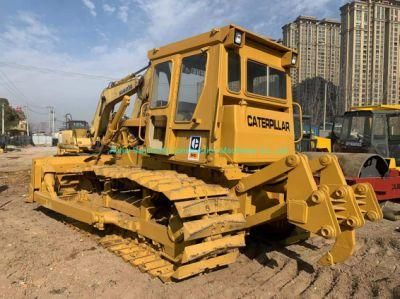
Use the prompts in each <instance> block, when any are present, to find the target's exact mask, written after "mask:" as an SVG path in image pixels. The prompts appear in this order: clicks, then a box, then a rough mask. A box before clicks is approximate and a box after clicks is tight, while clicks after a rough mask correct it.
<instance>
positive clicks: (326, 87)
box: [323, 81, 328, 131]
mask: <svg viewBox="0 0 400 299" xmlns="http://www.w3.org/2000/svg"><path fill="white" fill-rule="evenodd" d="M327 89H328V84H327V83H326V81H325V92H324V125H323V129H324V131H325V129H326V127H325V125H326V97H327V93H328V91H327Z"/></svg>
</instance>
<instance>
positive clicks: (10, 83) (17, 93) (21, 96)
mask: <svg viewBox="0 0 400 299" xmlns="http://www.w3.org/2000/svg"><path fill="white" fill-rule="evenodd" d="M0 75H1V77H2V80H3V82H4V83H3V85H4V86H5V87H6V88H7V89H8V90H9V91H10V92H11V94H12V95H13V96H15V97H16V99H18V100H21V99H22V102H25V103H26V104H29V105H30V106H33V107H36V108H38V109H46V108H45V107H44V106H38V105H35V104H32V103H30V102H29V101H28V100H27V97H26V96H25V94H24V93H23V92H22V91H21V90H20V89H19V88H18V87H17V85H15V84H14V82H13V81H12V80H11V79H10V78H9V77H8V76H7V74H5V73H4V72H3V71H2V70H0ZM1 77H0V78H1Z"/></svg>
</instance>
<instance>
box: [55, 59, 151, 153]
mask: <svg viewBox="0 0 400 299" xmlns="http://www.w3.org/2000/svg"><path fill="white" fill-rule="evenodd" d="M146 68H147V67H146ZM146 68H144V69H146ZM144 69H142V70H139V73H141V72H142V71H143V70H144ZM137 86H138V77H137V74H129V75H128V76H126V77H124V78H122V79H120V80H117V81H113V82H110V83H109V84H108V86H107V87H106V88H105V89H104V90H103V91H102V93H101V94H100V100H99V103H98V106H97V110H96V113H95V115H94V118H93V121H92V125H91V126H90V128H89V126H88V124H87V122H86V121H80V120H78V121H77V120H73V119H72V116H71V114H67V115H66V121H65V124H66V128H65V130H62V131H61V135H60V138H59V143H58V151H57V155H59V156H62V155H77V154H82V153H84V154H87V153H90V152H92V153H93V152H95V151H97V150H99V148H98V145H99V144H100V139H99V135H100V134H103V133H104V130H105V129H106V128H107V126H108V125H111V126H114V127H113V128H114V129H111V127H110V128H109V132H108V134H109V136H107V138H110V137H112V134H113V133H115V132H116V131H119V130H118V128H117V126H118V122H117V121H116V120H117V119H119V120H120V119H121V118H123V117H124V115H123V114H121V115H118V117H116V118H115V121H114V124H109V123H108V121H109V116H110V114H112V113H114V106H115V105H116V103H119V102H121V100H122V99H123V97H124V96H127V97H130V96H132V95H133V94H135V93H136V91H137ZM119 133H121V134H122V136H123V137H124V138H125V137H126V138H125V139H124V142H125V143H124V144H125V145H128V144H130V145H132V143H134V140H131V139H129V137H130V136H131V135H128V134H126V131H125V129H123V128H122V130H121V131H119ZM128 139H129V140H128ZM103 142H104V141H103Z"/></svg>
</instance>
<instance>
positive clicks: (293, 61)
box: [292, 54, 297, 65]
mask: <svg viewBox="0 0 400 299" xmlns="http://www.w3.org/2000/svg"><path fill="white" fill-rule="evenodd" d="M296 63H297V55H296V54H292V65H296Z"/></svg>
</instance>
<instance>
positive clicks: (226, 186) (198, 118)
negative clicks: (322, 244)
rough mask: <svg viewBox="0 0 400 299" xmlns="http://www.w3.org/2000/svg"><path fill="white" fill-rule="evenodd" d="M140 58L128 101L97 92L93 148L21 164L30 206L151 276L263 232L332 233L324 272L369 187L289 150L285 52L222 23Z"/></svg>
mask: <svg viewBox="0 0 400 299" xmlns="http://www.w3.org/2000/svg"><path fill="white" fill-rule="evenodd" d="M148 58H149V61H150V63H149V65H148V67H147V68H146V69H145V70H144V69H143V70H142V72H137V73H135V74H134V75H133V76H131V77H130V79H129V80H128V81H129V83H128V82H126V83H123V84H126V87H125V88H126V90H129V93H126V92H124V91H125V89H124V88H123V89H122V90H121V91H119V92H118V93H116V94H115V93H114V94H113V95H111V96H110V95H108V93H107V92H103V95H102V97H101V99H100V102H99V104H98V106H97V110H96V113H95V116H94V121H93V124H92V128H91V138H92V140H93V141H95V142H97V143H98V150H97V151H96V152H95V153H92V154H90V155H86V156H61V157H47V158H39V159H34V160H33V165H32V179H31V183H30V196H29V201H30V202H37V203H38V204H40V205H42V206H44V207H46V208H48V209H51V210H54V211H56V212H58V213H60V214H63V215H66V216H68V217H71V218H73V219H76V220H79V221H81V222H84V223H87V224H89V225H93V226H94V227H96V228H98V229H99V230H103V231H104V234H105V236H104V237H103V238H102V239H101V241H100V243H101V244H102V245H103V246H104V247H106V248H108V249H109V250H110V251H112V252H114V253H116V254H117V255H119V256H121V257H122V258H123V259H124V260H125V261H127V262H129V263H131V264H132V265H134V266H138V267H139V268H140V269H141V270H142V271H144V272H147V273H149V274H150V275H152V276H154V277H159V278H160V279H162V280H163V281H169V280H182V279H185V278H187V277H190V276H193V275H196V274H198V273H202V272H205V271H209V270H211V269H215V268H218V267H221V266H225V265H229V264H230V263H233V262H235V260H236V259H237V257H238V254H239V248H241V247H244V246H246V242H245V235H246V234H249V233H250V232H251V230H250V229H251V228H253V227H256V226H260V225H263V224H269V225H270V226H275V227H276V228H279V227H283V226H294V227H296V228H297V230H295V233H304V232H307V233H310V234H312V235H315V236H321V237H323V238H327V239H335V240H336V242H335V244H334V245H333V247H332V248H331V250H329V251H328V252H327V253H325V254H323V256H322V257H321V259H320V263H321V264H323V265H332V264H335V263H339V262H342V261H344V260H346V259H347V258H348V257H350V256H351V255H352V254H353V252H354V250H355V246H356V245H355V230H356V229H357V228H360V227H362V226H363V225H364V223H365V220H370V221H378V220H380V219H382V212H381V210H380V208H379V205H378V203H377V200H376V197H375V193H374V191H373V189H372V187H371V186H370V185H369V184H367V183H362V184H355V185H353V186H348V185H347V183H346V181H345V178H344V176H343V173H342V170H341V168H340V166H339V163H338V160H337V158H336V157H335V156H332V155H330V154H328V153H326V154H325V153H324V154H322V155H321V156H319V157H317V158H315V159H309V158H308V157H307V156H306V155H304V154H301V153H297V152H296V151H295V144H296V142H299V141H300V139H301V136H299V137H298V138H297V137H296V136H295V134H294V131H295V130H294V121H293V115H294V111H295V110H298V111H297V112H296V113H298V114H299V115H301V108H300V107H299V105H298V104H295V103H293V101H292V88H291V87H292V86H291V77H290V69H291V68H293V67H296V66H297V63H298V62H297V53H296V52H294V51H293V50H291V49H289V48H286V47H284V46H282V45H281V44H279V43H276V42H273V41H271V40H269V39H267V38H264V37H262V36H260V35H257V34H255V33H253V32H250V31H248V30H246V29H244V28H242V27H239V26H236V25H228V26H225V27H222V28H214V29H212V30H211V31H209V32H205V33H203V34H200V35H198V36H194V37H191V38H188V39H185V40H182V41H178V42H175V43H173V44H170V45H167V46H163V47H160V48H155V49H152V50H150V51H149V52H148ZM144 71H145V72H144ZM143 72H144V73H143ZM120 86H121V87H122V86H123V85H122V84H121V85H120ZM112 92H114V91H112ZM110 93H111V91H110ZM133 94H136V98H135V99H134V101H133V103H131V99H130V96H129V95H133ZM129 105H133V109H132V111H133V112H132V114H131V116H130V117H129V118H125V117H124V115H125V113H126V111H127V108H128V106H129ZM300 119H301V117H300ZM300 132H302V129H301V130H300ZM111 147H113V148H115V149H116V150H115V152H114V153H113V154H110V153H109V151H108V150H109V149H110V148H111ZM317 177H318V179H316V178H317Z"/></svg>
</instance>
